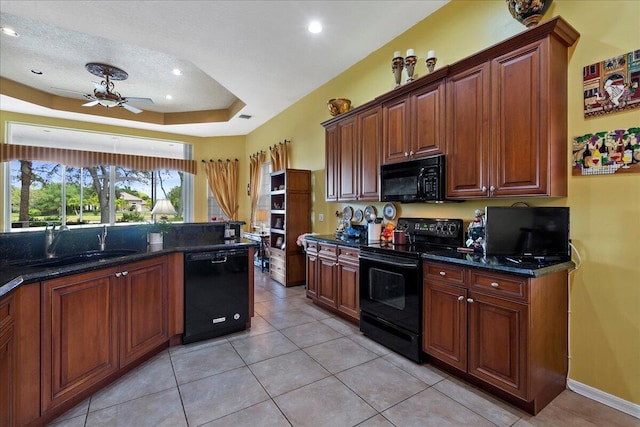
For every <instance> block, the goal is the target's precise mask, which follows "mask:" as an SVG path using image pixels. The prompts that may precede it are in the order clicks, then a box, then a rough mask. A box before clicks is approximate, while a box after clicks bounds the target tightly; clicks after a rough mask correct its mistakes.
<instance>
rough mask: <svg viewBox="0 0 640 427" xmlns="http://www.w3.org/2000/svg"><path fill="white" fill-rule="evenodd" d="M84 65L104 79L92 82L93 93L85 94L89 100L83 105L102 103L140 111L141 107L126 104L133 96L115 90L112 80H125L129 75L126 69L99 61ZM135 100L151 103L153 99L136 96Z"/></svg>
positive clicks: (90, 105) (105, 105)
mask: <svg viewBox="0 0 640 427" xmlns="http://www.w3.org/2000/svg"><path fill="white" fill-rule="evenodd" d="M84 67H85V68H86V69H87V71H88V72H90V73H91V74H93V75H94V76H98V77H102V78H103V79H104V80H103V81H102V82H100V83H96V82H94V83H93V84H94V85H95V88H94V89H93V95H86V96H85V98H87V99H90V100H91V101H90V102H87V103H86V104H82V106H83V107H93V106H96V105H102V106H103V107H106V108H113V107H122V108H124V109H126V110H129V111H131V112H132V113H135V114H138V113H141V112H142V110H141V109H139V108H136V107H132V106H131V105H128V104H127V102H128V101H130V100H132V99H133V98H124V97H123V96H122V95H120V93H118V92H116V90H115V85H114V84H113V80H126V79H127V78H128V77H129V74H127V72H126V71H124V70H122V69H120V68H118V67H114V66H113V65H108V64H101V63H99V62H89V63H87V64H85V66H84ZM136 100H137V101H139V102H147V103H149V104H153V101H152V100H151V99H149V98H136Z"/></svg>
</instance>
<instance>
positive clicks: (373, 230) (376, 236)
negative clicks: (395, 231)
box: [367, 222, 382, 243]
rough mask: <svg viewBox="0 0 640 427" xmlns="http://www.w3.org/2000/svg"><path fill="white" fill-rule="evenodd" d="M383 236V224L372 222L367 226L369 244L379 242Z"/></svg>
mask: <svg viewBox="0 0 640 427" xmlns="http://www.w3.org/2000/svg"><path fill="white" fill-rule="evenodd" d="M381 234H382V224H380V223H378V224H376V223H373V222H370V223H369V224H368V226H367V241H368V242H369V243H372V242H379V241H380V235H381Z"/></svg>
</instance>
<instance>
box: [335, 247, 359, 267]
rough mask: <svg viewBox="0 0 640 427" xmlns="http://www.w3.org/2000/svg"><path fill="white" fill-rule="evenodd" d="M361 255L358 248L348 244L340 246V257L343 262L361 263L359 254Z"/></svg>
mask: <svg viewBox="0 0 640 427" xmlns="http://www.w3.org/2000/svg"><path fill="white" fill-rule="evenodd" d="M359 255H360V250H358V249H356V248H351V247H348V246H338V259H339V260H340V261H341V262H348V263H351V264H359V262H360V261H359V260H358V256H359Z"/></svg>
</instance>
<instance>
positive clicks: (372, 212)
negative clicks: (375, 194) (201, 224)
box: [364, 205, 378, 222]
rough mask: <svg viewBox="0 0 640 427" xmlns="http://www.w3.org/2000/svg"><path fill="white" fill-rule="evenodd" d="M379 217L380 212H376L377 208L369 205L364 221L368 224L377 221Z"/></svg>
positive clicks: (365, 209)
mask: <svg viewBox="0 0 640 427" xmlns="http://www.w3.org/2000/svg"><path fill="white" fill-rule="evenodd" d="M377 216H378V211H376V208H375V206H372V205H368V206H367V207H365V208H364V219H366V220H367V222H373V221H375V220H376V217H377Z"/></svg>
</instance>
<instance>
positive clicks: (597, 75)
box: [582, 50, 640, 118]
mask: <svg viewBox="0 0 640 427" xmlns="http://www.w3.org/2000/svg"><path fill="white" fill-rule="evenodd" d="M582 86H583V88H584V91H583V92H584V117H585V118H587V117H594V116H599V115H602V114H608V113H615V112H618V111H623V110H629V109H632V108H638V107H640V88H639V87H638V86H640V50H634V51H633V52H629V53H625V54H624V55H620V56H616V57H613V58H609V59H605V60H604V61H602V62H598V63H595V64H591V65H587V66H586V67H584V68H583V69H582Z"/></svg>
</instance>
